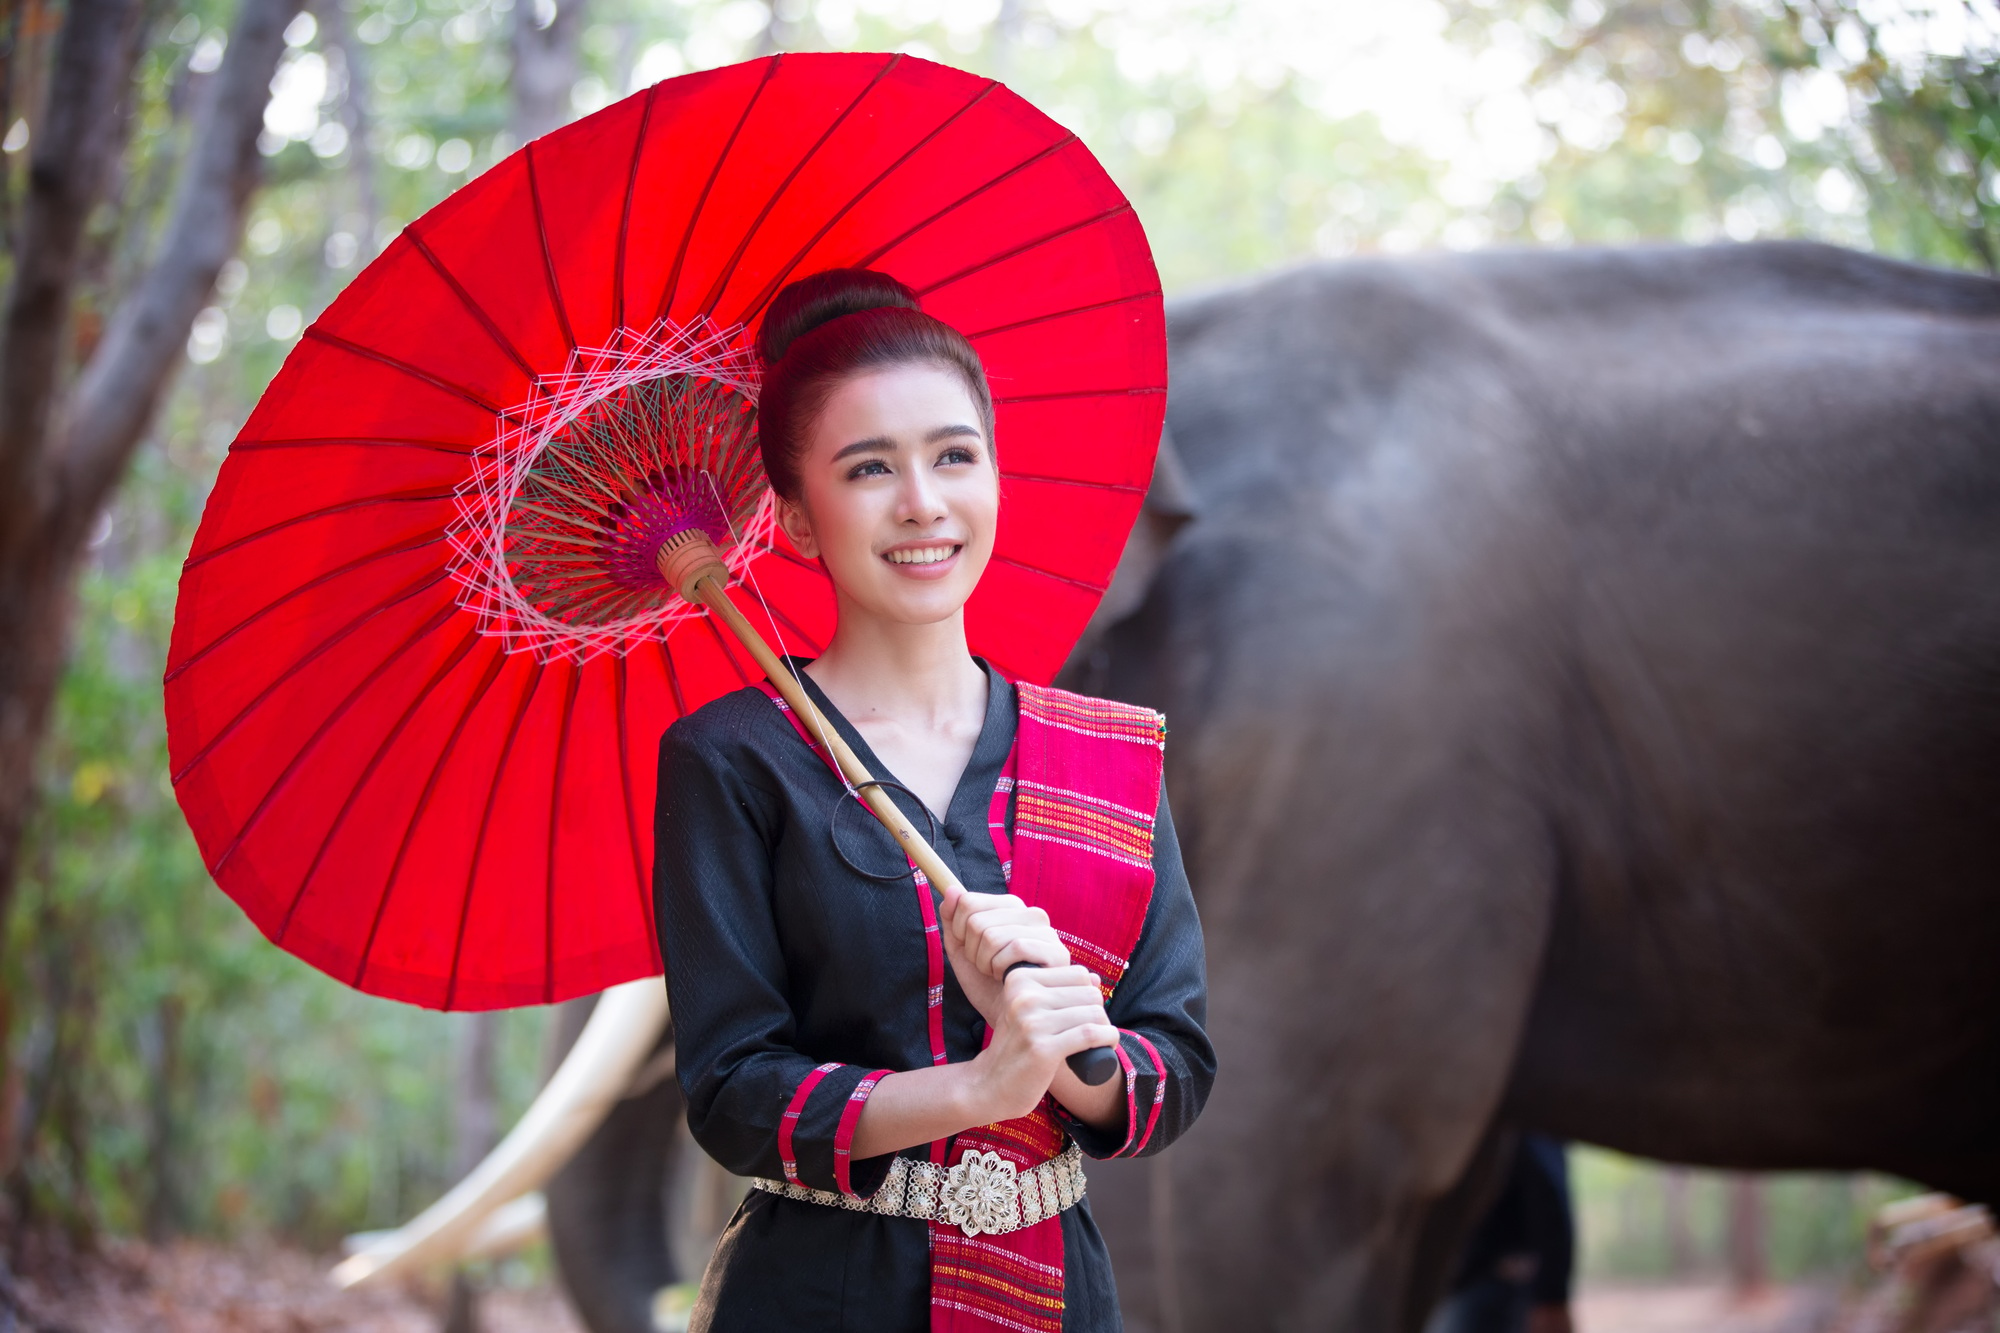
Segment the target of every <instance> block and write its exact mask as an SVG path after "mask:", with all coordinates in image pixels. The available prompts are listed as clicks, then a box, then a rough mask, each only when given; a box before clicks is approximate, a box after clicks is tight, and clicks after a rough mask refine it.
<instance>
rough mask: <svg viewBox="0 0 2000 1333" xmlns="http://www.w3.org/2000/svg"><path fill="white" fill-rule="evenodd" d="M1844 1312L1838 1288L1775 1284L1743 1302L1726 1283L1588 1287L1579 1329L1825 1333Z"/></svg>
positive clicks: (1595, 1332)
mask: <svg viewBox="0 0 2000 1333" xmlns="http://www.w3.org/2000/svg"><path fill="white" fill-rule="evenodd" d="M1837 1313H1838V1301H1837V1299H1836V1297H1835V1295H1834V1293H1833V1292H1831V1291H1829V1290H1826V1289H1824V1288H1816V1287H1773V1288H1771V1289H1769V1290H1768V1291H1766V1292H1764V1293H1763V1294H1762V1295H1760V1296H1756V1297H1753V1298H1751V1299H1749V1300H1740V1299H1738V1298H1737V1297H1736V1296H1735V1294H1734V1293H1732V1292H1731V1291H1730V1290H1729V1288H1728V1287H1726V1286H1723V1285H1721V1284H1715V1285H1704V1284H1698V1283H1697V1284H1676V1285H1673V1286H1662V1285H1652V1284H1643V1285H1642V1284H1632V1285H1623V1284H1616V1285H1613V1284H1606V1285H1601V1286H1592V1287H1587V1288H1585V1289H1584V1291H1583V1292H1582V1294H1581V1295H1580V1296H1579V1298H1578V1300H1577V1303H1576V1309H1575V1315H1576V1329H1577V1333H1819V1331H1820V1330H1823V1329H1827V1328H1829V1327H1831V1326H1832V1325H1833V1324H1834V1322H1835V1316H1836V1314H1837Z"/></svg>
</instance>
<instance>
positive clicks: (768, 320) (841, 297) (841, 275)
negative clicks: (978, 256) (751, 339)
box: [757, 268, 923, 366]
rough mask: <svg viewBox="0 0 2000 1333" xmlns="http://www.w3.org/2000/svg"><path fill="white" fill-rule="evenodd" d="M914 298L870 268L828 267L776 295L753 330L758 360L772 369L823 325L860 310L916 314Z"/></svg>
mask: <svg viewBox="0 0 2000 1333" xmlns="http://www.w3.org/2000/svg"><path fill="white" fill-rule="evenodd" d="M922 308H923V307H922V306H921V305H920V304H919V303H918V301H917V294H916V293H915V292H913V291H911V290H910V289H909V288H908V287H906V286H904V285H903V284H902V283H900V282H897V281H896V280H895V279H894V278H892V277H890V276H889V275H888V274H886V273H877V272H876V271H875V270H874V269H872V268H830V269H827V270H826V271H825V272H823V273H815V274H813V275H812V276H811V277H809V278H800V279H799V280H798V281H797V282H794V283H792V284H790V285H789V286H787V287H786V288H785V289H784V290H783V291H781V292H779V293H778V298H777V299H776V300H775V301H773V302H771V308H770V309H769V310H768V311H766V312H765V314H764V324H763V327H762V328H760V329H758V330H757V356H758V358H759V359H760V360H762V361H763V363H764V364H765V365H766V366H771V365H775V364H777V362H778V359H779V358H780V357H782V356H784V354H785V349H787V348H788V347H790V346H791V345H792V344H793V343H795V342H797V341H798V340H799V339H800V338H802V337H804V336H805V335H806V334H808V333H811V332H812V331H813V330H814V329H816V328H818V327H819V326H820V325H822V324H827V323H830V322H832V321H833V320H836V319H839V318H840V317H841V316H843V315H855V314H859V313H861V312H862V311H864V310H921V309H922Z"/></svg>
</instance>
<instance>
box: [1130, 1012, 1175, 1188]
mask: <svg viewBox="0 0 2000 1333" xmlns="http://www.w3.org/2000/svg"><path fill="white" fill-rule="evenodd" d="M1126 1035H1128V1036H1130V1037H1131V1038H1132V1040H1134V1041H1136V1042H1138V1043H1139V1044H1140V1045H1141V1046H1143V1047H1145V1048H1146V1058H1147V1059H1149V1060H1151V1061H1152V1062H1153V1071H1154V1074H1155V1075H1156V1077H1155V1078H1154V1080H1153V1106H1152V1109H1151V1110H1150V1111H1149V1112H1147V1114H1146V1132H1145V1133H1144V1134H1141V1135H1140V1136H1139V1141H1138V1142H1137V1143H1135V1144H1133V1145H1132V1149H1131V1155H1132V1156H1134V1157H1137V1156H1138V1155H1139V1154H1140V1153H1142V1152H1144V1151H1145V1150H1146V1145H1147V1144H1148V1143H1151V1142H1152V1141H1153V1130H1154V1128H1155V1127H1157V1126H1158V1125H1159V1123H1160V1106H1161V1103H1163V1102H1165V1101H1166V1099H1167V1065H1166V1062H1165V1061H1164V1060H1162V1059H1160V1053H1159V1052H1158V1051H1157V1050H1155V1049H1154V1048H1153V1043H1152V1042H1150V1041H1147V1040H1146V1039H1145V1038H1144V1037H1143V1036H1141V1035H1139V1034H1138V1033H1136V1032H1132V1033H1128V1034H1126Z"/></svg>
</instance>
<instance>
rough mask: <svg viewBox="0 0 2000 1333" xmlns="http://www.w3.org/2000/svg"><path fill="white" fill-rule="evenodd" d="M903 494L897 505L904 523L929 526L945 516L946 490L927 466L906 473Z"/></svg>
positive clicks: (899, 516)
mask: <svg viewBox="0 0 2000 1333" xmlns="http://www.w3.org/2000/svg"><path fill="white" fill-rule="evenodd" d="M904 478H905V480H904V482H903V487H902V495H901V497H900V501H899V503H898V505H897V509H898V513H897V515H896V517H897V519H898V520H899V521H901V522H904V523H917V524H921V525H924V526H928V525H930V524H932V523H936V522H940V521H941V520H943V519H944V517H945V513H946V511H945V503H944V491H943V489H942V488H940V487H939V486H938V484H937V478H936V477H934V476H932V475H931V470H930V469H929V468H926V467H918V468H911V469H910V470H909V471H908V472H906V473H904Z"/></svg>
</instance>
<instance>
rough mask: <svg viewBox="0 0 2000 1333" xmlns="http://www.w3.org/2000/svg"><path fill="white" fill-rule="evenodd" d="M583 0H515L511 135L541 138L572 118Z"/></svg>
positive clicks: (522, 138) (515, 139) (517, 139)
mask: <svg viewBox="0 0 2000 1333" xmlns="http://www.w3.org/2000/svg"><path fill="white" fill-rule="evenodd" d="M583 11H584V0H515V4H514V43H513V45H514V77H513V89H512V91H513V102H512V107H511V109H510V111H509V114H508V117H507V137H508V138H509V139H511V140H512V141H513V142H514V143H516V144H524V143H526V142H528V140H530V139H539V138H540V137H541V136H542V135H544V134H547V133H548V132H549V131H550V130H552V129H555V128H557V127H558V126H561V125H564V124H566V123H568V121H569V118H570V102H569V94H570V89H572V88H574V87H575V86H576V74H577V53H578V45H579V43H581V42H582V40H583Z"/></svg>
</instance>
